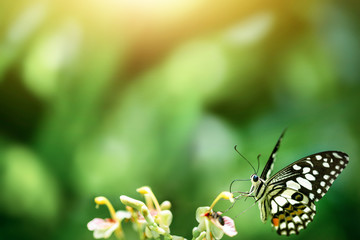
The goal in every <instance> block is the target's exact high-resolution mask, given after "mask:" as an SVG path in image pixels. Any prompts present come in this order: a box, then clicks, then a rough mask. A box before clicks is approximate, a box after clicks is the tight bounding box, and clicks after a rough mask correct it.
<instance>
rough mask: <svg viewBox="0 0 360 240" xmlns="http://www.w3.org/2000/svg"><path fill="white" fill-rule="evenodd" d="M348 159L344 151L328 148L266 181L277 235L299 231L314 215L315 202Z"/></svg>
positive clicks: (301, 160) (326, 189) (267, 199)
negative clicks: (328, 149)
mask: <svg viewBox="0 0 360 240" xmlns="http://www.w3.org/2000/svg"><path fill="white" fill-rule="evenodd" d="M348 162H349V157H348V155H347V154H346V153H343V152H339V151H327V152H321V153H316V154H313V155H310V156H308V157H305V158H302V159H300V160H298V161H296V162H294V163H293V164H290V165H289V166H287V167H285V168H284V169H282V170H280V171H279V172H278V173H276V174H275V175H274V176H273V177H271V178H270V179H269V180H268V181H267V182H266V185H267V188H268V194H267V196H266V200H265V201H268V203H267V204H268V206H269V208H270V211H269V212H270V214H271V216H272V225H273V227H274V228H275V229H276V231H277V233H278V234H281V235H290V234H298V233H299V231H300V230H301V229H303V228H306V226H307V224H309V222H311V221H312V220H313V218H314V216H315V213H316V208H315V204H314V202H315V201H318V200H320V199H321V198H322V197H323V196H324V195H325V193H326V192H327V191H328V189H329V188H330V186H331V185H332V183H333V182H334V180H335V179H336V177H337V176H338V175H339V174H340V173H341V171H342V170H343V169H344V168H345V166H346V165H347V164H348Z"/></svg>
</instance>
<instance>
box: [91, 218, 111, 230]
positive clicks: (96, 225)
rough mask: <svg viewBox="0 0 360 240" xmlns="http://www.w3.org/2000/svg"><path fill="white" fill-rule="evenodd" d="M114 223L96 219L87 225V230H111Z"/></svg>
mask: <svg viewBox="0 0 360 240" xmlns="http://www.w3.org/2000/svg"><path fill="white" fill-rule="evenodd" d="M113 224H114V223H113V222H110V221H109V220H105V219H102V218H94V219H93V220H91V221H90V222H89V223H88V224H87V228H88V229H89V230H90V231H94V230H100V229H108V228H110V227H111V226H112V225H113Z"/></svg>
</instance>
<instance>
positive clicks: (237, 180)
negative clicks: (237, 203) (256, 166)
mask: <svg viewBox="0 0 360 240" xmlns="http://www.w3.org/2000/svg"><path fill="white" fill-rule="evenodd" d="M239 181H250V179H235V180H233V181H232V182H231V183H230V192H231V187H232V185H233V184H234V182H239Z"/></svg>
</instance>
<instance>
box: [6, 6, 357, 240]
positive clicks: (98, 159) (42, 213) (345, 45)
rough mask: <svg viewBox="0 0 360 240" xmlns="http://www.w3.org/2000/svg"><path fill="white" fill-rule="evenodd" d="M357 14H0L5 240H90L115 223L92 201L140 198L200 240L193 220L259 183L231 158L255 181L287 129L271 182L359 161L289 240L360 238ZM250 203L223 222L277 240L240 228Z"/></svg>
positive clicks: (253, 220) (250, 224)
mask: <svg viewBox="0 0 360 240" xmlns="http://www.w3.org/2000/svg"><path fill="white" fill-rule="evenodd" d="M359 6H360V5H359V4H357V1H328V0H326V1H325V0H317V1H307V0H306V1H284V0H279V1H261V0H253V1H239V0H229V1H205V0H196V1H194V0H181V1H180V0H128V1H125V0H102V1H100V0H87V1H63V0H53V1H25V0H24V1H1V2H0V239H92V233H91V232H89V231H88V230H87V228H86V224H87V222H88V221H90V220H91V219H92V218H94V217H107V216H108V211H107V209H106V208H105V207H100V208H99V209H95V204H94V202H93V199H94V197H95V196H99V195H103V196H107V197H108V198H109V199H110V201H111V202H112V203H113V204H114V206H115V208H116V209H123V206H122V205H121V203H120V201H119V196H120V195H122V194H125V195H128V196H131V197H135V198H138V199H141V196H140V195H139V194H138V193H136V191H135V189H136V188H138V187H140V186H143V185H149V186H151V187H152V189H153V191H154V192H155V194H156V195H157V197H158V199H159V201H163V200H170V201H171V202H172V204H173V207H172V211H173V214H174V220H173V223H172V227H171V229H172V233H174V234H176V235H182V236H185V237H187V238H191V230H192V228H193V227H194V226H196V220H195V210H196V208H197V207H199V206H206V205H210V204H211V202H212V201H213V199H214V198H215V197H216V196H217V194H218V193H220V192H221V191H223V190H228V189H229V184H230V182H231V181H232V180H233V179H237V178H243V179H244V178H248V177H249V176H250V175H251V174H252V173H253V170H252V169H251V167H250V166H249V165H248V164H247V163H246V162H245V161H244V160H243V159H241V157H240V156H239V155H238V154H237V153H236V152H235V151H234V150H233V146H234V145H236V144H237V145H238V149H239V151H240V152H241V153H242V154H243V155H245V156H246V157H247V158H248V159H249V160H250V161H251V162H252V163H253V164H254V165H255V167H257V161H256V156H257V155H258V154H262V157H261V168H262V167H263V166H264V164H265V162H266V160H267V158H268V156H269V154H270V152H271V150H272V148H273V146H274V144H275V142H276V141H277V138H278V137H279V135H280V133H281V132H282V130H283V129H284V128H286V127H288V131H287V133H286V136H285V139H284V141H283V143H282V146H281V148H280V152H279V154H278V161H277V162H276V165H275V170H279V169H281V168H282V167H284V166H286V165H287V164H289V163H291V162H293V161H295V160H297V159H299V158H301V157H304V156H305V155H308V154H312V153H315V152H317V151H324V150H341V151H344V152H347V153H348V154H349V155H350V164H349V165H348V167H347V168H346V169H345V170H344V172H343V173H342V174H341V175H340V176H339V178H338V179H337V180H336V181H335V183H334V185H333V187H332V188H331V189H330V191H329V192H328V193H327V195H326V196H325V197H324V198H323V199H322V200H321V201H320V202H318V204H317V210H318V213H317V215H316V217H315V219H314V222H312V223H310V224H309V226H308V229H306V230H303V231H302V232H301V233H300V235H299V236H294V237H292V238H294V239H309V238H310V239H350V238H351V239H354V238H359V237H360V230H359V227H358V225H359V224H358V218H359V215H360V207H359V201H360V190H359V181H360V175H359V170H360V166H359V157H360V153H359V145H360V127H359V117H360V109H359V107H360V94H359V92H360V82H359V78H360V70H359V64H360V47H359V42H360V31H359V28H358V26H359V20H360V15H359V12H360V9H359V8H360V7H359ZM249 187H250V183H249V182H241V183H237V184H235V185H234V189H236V190H241V191H246V190H248V189H249ZM252 202H253V201H252V200H251V199H249V200H247V201H246V202H244V201H239V202H237V204H236V205H235V206H234V207H233V208H232V209H231V210H230V211H229V212H228V213H227V214H228V215H230V216H232V217H235V216H237V217H236V220H235V221H236V226H237V230H238V232H239V234H238V236H237V237H236V238H237V239H264V238H266V239H278V238H281V237H279V236H277V234H276V233H275V231H273V230H272V229H271V227H270V223H269V222H268V223H267V224H265V225H264V224H263V223H262V222H261V221H260V218H259V210H258V208H257V206H255V207H253V208H250V209H249V210H248V211H246V212H245V213H243V214H240V213H241V212H242V211H244V210H245V209H246V208H248V207H249V206H251V204H252ZM228 206H229V205H228V203H226V202H221V203H220V204H219V205H218V206H217V208H218V209H217V210H224V209H226V208H227V207H228ZM239 214H240V215H239ZM238 215H239V216H238ZM125 230H126V233H127V234H128V235H129V239H136V235H131V234H132V233H131V227H130V226H127V227H126V229H125ZM282 238H284V237H282ZM225 239H230V238H225Z"/></svg>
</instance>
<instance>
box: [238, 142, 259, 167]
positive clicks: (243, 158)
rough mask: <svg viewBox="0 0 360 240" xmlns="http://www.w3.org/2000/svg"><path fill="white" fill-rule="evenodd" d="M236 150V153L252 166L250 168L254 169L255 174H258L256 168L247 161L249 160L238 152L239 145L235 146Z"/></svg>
mask: <svg viewBox="0 0 360 240" xmlns="http://www.w3.org/2000/svg"><path fill="white" fill-rule="evenodd" d="M234 149H235V151H236V152H237V153H238V154H239V155H240V156H241V157H242V158H243V159H245V160H246V161H247V162H248V163H249V164H250V166H251V167H252V169H253V170H254V173H256V171H255V168H254V166H253V165H252V164H251V163H250V161H249V160H247V158H246V157H244V156H243V155H242V154H241V153H240V152H239V151H238V150H237V145H235V147H234Z"/></svg>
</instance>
